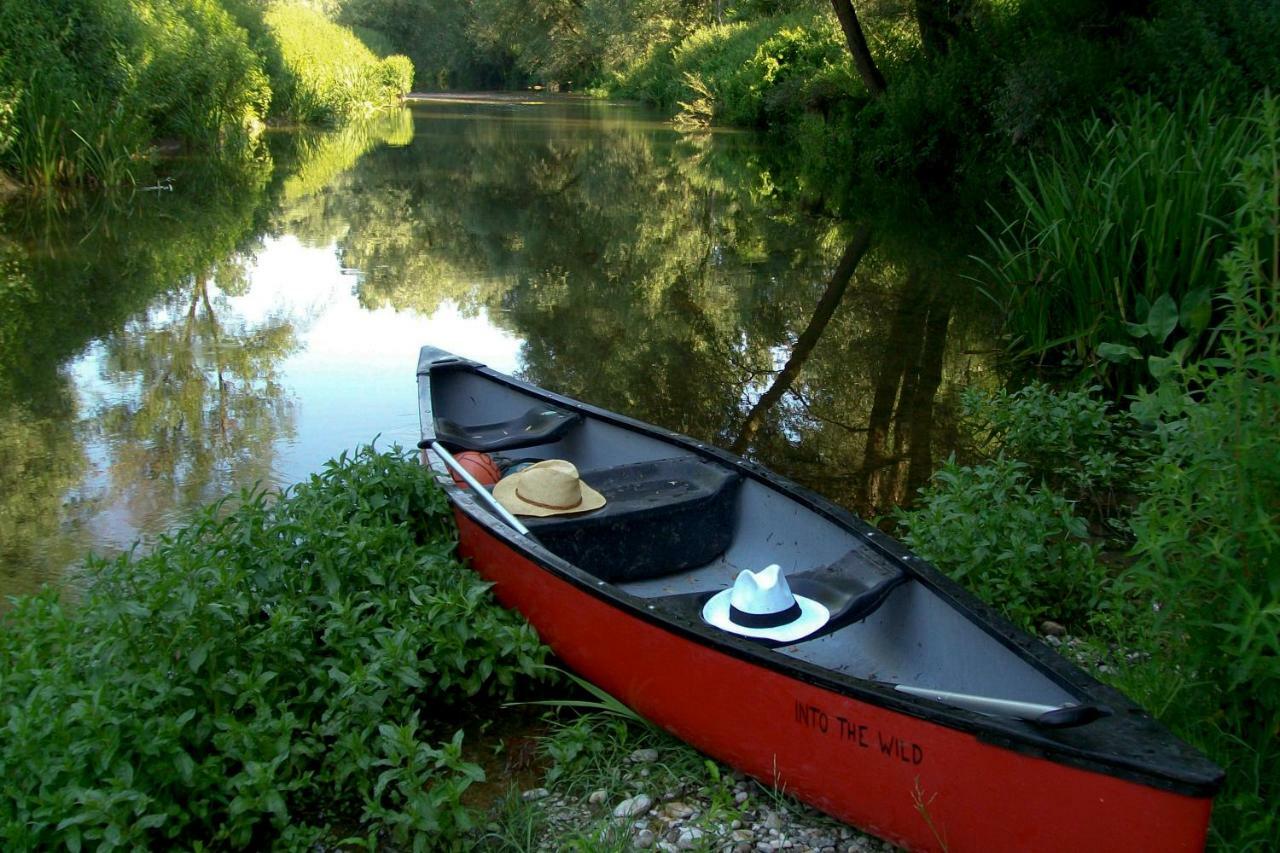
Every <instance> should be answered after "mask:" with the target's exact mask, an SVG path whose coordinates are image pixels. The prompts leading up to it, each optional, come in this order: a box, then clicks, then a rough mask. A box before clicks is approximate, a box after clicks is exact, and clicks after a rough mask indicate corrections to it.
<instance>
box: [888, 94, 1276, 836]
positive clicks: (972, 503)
mask: <svg viewBox="0 0 1280 853" xmlns="http://www.w3.org/2000/svg"><path fill="white" fill-rule="evenodd" d="M1250 121H1251V122H1253V123H1254V124H1253V126H1252V127H1251V128H1250V131H1249V132H1250V133H1254V134H1256V137H1257V140H1258V141H1257V143H1256V144H1253V145H1250V146H1247V147H1245V148H1243V149H1236V153H1235V155H1233V157H1232V162H1231V172H1232V174H1233V178H1232V179H1231V180H1230V181H1229V183H1230V186H1229V188H1228V189H1229V193H1230V197H1231V198H1233V199H1234V203H1235V208H1234V210H1232V211H1230V212H1226V213H1224V214H1222V216H1223V218H1222V219H1221V220H1220V221H1218V222H1216V223H1214V226H1213V227H1214V228H1216V229H1219V235H1218V236H1217V238H1216V240H1217V245H1215V246H1214V248H1213V251H1212V253H1211V261H1203V262H1201V261H1197V263H1198V264H1200V266H1198V267H1197V269H1198V271H1199V272H1198V274H1199V276H1200V278H1199V279H1197V282H1198V284H1199V285H1200V286H1203V287H1207V288H1208V289H1209V296H1208V300H1209V303H1210V307H1209V309H1207V311H1206V318H1207V319H1206V320H1204V321H1197V322H1196V324H1195V325H1194V326H1193V327H1192V329H1202V330H1203V331H1202V334H1203V335H1204V337H1205V339H1206V340H1209V341H1211V344H1206V345H1196V346H1184V347H1180V348H1179V347H1177V346H1175V348H1174V349H1175V352H1173V353H1170V354H1164V353H1163V352H1152V353H1150V354H1148V355H1146V356H1145V358H1139V357H1137V356H1134V357H1133V358H1132V361H1131V362H1130V364H1131V366H1132V367H1133V369H1134V370H1141V371H1143V376H1142V381H1141V382H1138V383H1137V384H1136V386H1135V390H1134V392H1133V393H1132V394H1131V395H1129V396H1128V397H1127V398H1125V399H1124V401H1123V402H1125V403H1126V404H1127V410H1122V409H1121V408H1119V407H1117V406H1116V405H1114V404H1111V403H1107V402H1104V401H1103V400H1102V399H1100V398H1099V397H1098V396H1097V395H1098V393H1099V392H1100V391H1101V390H1102V387H1101V386H1094V387H1093V388H1091V389H1089V390H1088V391H1055V390H1051V389H1049V388H1047V387H1046V386H1043V385H1039V384H1033V385H1031V386H1029V387H1028V388H1025V389H1023V390H1021V391H1019V392H1016V393H1013V394H1001V395H997V396H996V397H994V398H991V399H988V400H985V401H974V400H971V401H970V412H971V414H974V415H976V416H978V417H980V418H981V419H982V421H983V422H984V423H985V424H986V425H987V426H988V427H990V433H991V435H992V436H993V438H992V443H991V444H990V445H989V446H987V447H985V448H980V451H981V455H983V456H985V457H987V459H986V460H984V461H980V462H979V463H978V464H976V465H974V466H967V467H966V466H958V465H955V464H951V465H948V466H947V467H946V468H944V470H943V471H942V472H941V473H940V474H939V475H938V477H937V478H935V480H934V482H933V483H932V485H931V486H930V487H929V488H928V489H927V490H926V492H925V493H924V495H923V500H922V502H921V504H920V506H919V507H918V508H916V509H913V510H910V511H907V512H904V513H902V514H901V515H900V520H901V522H902V524H903V527H904V529H905V530H906V538H907V539H908V540H909V541H910V542H911V543H912V544H913V545H914V546H915V547H917V548H919V549H920V550H921V551H922V552H924V553H925V554H926V555H927V556H928V557H929V558H930V559H932V560H934V561H935V562H936V563H938V564H939V565H940V566H942V567H943V568H944V569H946V570H948V571H951V572H952V573H954V574H955V575H957V576H958V577H959V578H960V579H961V580H962V581H963V582H965V583H967V584H969V585H970V586H971V587H972V588H973V589H975V590H976V591H977V592H978V593H979V594H980V595H982V596H983V597H984V598H986V599H987V600H988V601H991V602H993V603H995V604H996V605H998V606H1003V607H1004V608H1005V611H1006V613H1007V614H1008V615H1009V616H1010V618H1012V619H1014V620H1015V621H1018V622H1021V623H1022V624H1035V623H1036V622H1038V621H1039V620H1041V619H1044V618H1054V619H1059V620H1062V621H1065V622H1066V623H1067V624H1068V627H1069V628H1071V630H1072V631H1073V633H1076V634H1078V635H1082V636H1084V637H1086V638H1088V640H1089V641H1090V645H1091V646H1092V649H1093V654H1094V657H1092V658H1091V659H1092V660H1095V661H1096V660H1098V659H1101V660H1102V661H1104V662H1106V663H1107V664H1108V665H1109V671H1108V672H1107V673H1105V674H1103V675H1102V677H1103V678H1106V679H1109V680H1111V681H1113V682H1115V683H1117V685H1118V686H1120V687H1121V688H1122V689H1125V690H1126V691H1127V692H1129V693H1130V694H1131V695H1132V696H1134V698H1135V699H1137V700H1138V701H1139V702H1140V703H1142V704H1144V705H1146V706H1147V707H1148V708H1150V709H1151V710H1152V711H1153V712H1155V713H1156V714H1157V715H1158V716H1159V717H1160V718H1161V719H1162V720H1163V721H1164V722H1165V723H1166V724H1168V725H1169V726H1171V727H1172V728H1173V729H1174V730H1175V731H1177V732H1178V733H1179V734H1180V735H1182V736H1183V737H1185V738H1187V739H1188V740H1190V741H1191V742H1193V743H1196V744H1197V745H1199V746H1200V747H1201V748H1203V749H1204V750H1206V751H1207V752H1208V753H1209V755H1211V756H1212V757H1213V758H1214V759H1216V760H1217V761H1219V762H1220V763H1221V764H1222V765H1223V766H1224V767H1225V768H1226V770H1227V781H1226V787H1225V789H1224V791H1223V792H1222V794H1221V795H1220V796H1219V799H1218V801H1217V804H1216V806H1215V811H1214V825H1213V833H1214V840H1215V842H1216V844H1217V845H1218V846H1220V847H1222V848H1224V849H1232V850H1253V849H1256V850H1274V849H1276V848H1277V847H1278V846H1280V816H1277V814H1276V812H1275V809H1274V804H1275V803H1276V802H1277V799H1278V798H1280V102H1278V101H1277V99H1276V98H1265V99H1262V100H1261V101H1260V102H1259V103H1258V105H1257V106H1256V109H1255V110H1254V112H1253V114H1252V117H1251V119H1250ZM1198 144H1199V141H1192V140H1188V141H1184V145H1186V147H1187V150H1189V151H1196V150H1197V149H1196V146H1197V145H1198ZM1152 159H1153V160H1155V159H1157V158H1152ZM1085 160H1087V158H1084V159H1082V160H1081V161H1079V162H1077V163H1076V167H1077V169H1079V170H1081V171H1080V172H1077V173H1076V174H1074V175H1070V176H1068V177H1067V178H1065V180H1066V181H1067V182H1068V183H1074V184H1076V185H1080V184H1079V182H1080V178H1081V174H1082V173H1084V172H1087V171H1088V170H1089V169H1092V168H1099V169H1105V168H1106V167H1107V166H1106V163H1105V162H1104V163H1094V164H1092V165H1090V164H1087V163H1086V162H1085ZM1068 162H1074V161H1068ZM1135 168H1142V163H1141V162H1139V163H1138V164H1136V166H1135ZM1100 195H1101V194H1100V193H1099V191H1098V189H1097V188H1096V187H1091V188H1089V189H1087V190H1085V191H1084V194H1083V195H1082V196H1081V197H1080V202H1081V204H1083V205H1090V204H1107V203H1108V201H1107V199H1105V198H1101V197H1100ZM1170 197H1171V198H1174V199H1176V198H1181V197H1182V195H1181V194H1178V193H1172V194H1171V195H1170ZM1187 213H1188V211H1187V210H1171V211H1169V213H1168V215H1169V217H1170V218H1171V219H1177V217H1179V216H1181V215H1184V214H1187ZM1060 227H1062V228H1064V229H1067V228H1072V227H1074V226H1072V225H1068V224H1066V223H1061V224H1060ZM1144 239H1145V238H1144ZM1143 245H1144V251H1143V252H1137V251H1135V252H1132V253H1131V254H1130V256H1129V258H1128V264H1127V266H1124V267H1123V268H1121V269H1120V270H1119V272H1118V274H1117V280H1120V281H1129V280H1137V281H1141V280H1142V276H1141V272H1142V269H1144V268H1145V267H1147V266H1154V267H1157V268H1167V269H1171V268H1175V267H1176V266H1177V264H1178V263H1187V264H1188V265H1190V261H1188V260H1187V259H1185V258H1181V257H1178V256H1179V255H1181V254H1183V253H1186V252H1187V251H1188V249H1189V248H1191V249H1194V248H1195V247H1197V246H1198V245H1199V244H1196V243H1191V244H1186V243H1182V242H1179V241H1176V240H1164V241H1151V242H1149V243H1146V242H1144V243H1143ZM1074 260H1076V261H1081V262H1082V263H1086V264H1087V263H1089V262H1091V261H1092V259H1084V258H1080V257H1079V256H1076V257H1075V259H1074ZM1086 268H1090V269H1092V268H1091V267H1086ZM1164 298H1167V297H1166V296H1163V295H1162V296H1161V297H1159V299H1164ZM1150 305H1151V310H1150V312H1149V313H1151V314H1154V313H1156V312H1157V311H1162V312H1163V311H1166V310H1172V309H1162V308H1158V307H1157V306H1158V305H1159V301H1158V300H1156V301H1153V302H1151V303H1150ZM1097 310H1098V314H1099V315H1100V316H1101V317H1102V318H1103V320H1104V321H1111V322H1114V321H1116V320H1117V319H1118V318H1117V314H1118V313H1119V311H1120V308H1119V307H1118V306H1117V303H1115V302H1114V301H1106V302H1104V304H1102V305H1101V306H1099V307H1098V309H1097ZM1161 316H1162V317H1163V319H1160V320H1159V322H1158V323H1156V324H1155V325H1156V326H1158V328H1156V329H1153V328H1152V325H1153V320H1152V318H1150V317H1148V318H1147V319H1146V321H1145V322H1141V323H1135V324H1131V325H1133V326H1134V328H1133V333H1134V334H1135V335H1136V337H1137V338H1138V339H1139V340H1144V339H1146V338H1149V337H1151V336H1152V335H1153V333H1155V337H1156V339H1157V340H1156V343H1161V342H1166V338H1168V336H1169V334H1170V333H1171V332H1172V331H1173V330H1174V328H1175V327H1178V326H1179V324H1180V323H1181V322H1182V321H1181V320H1180V319H1179V316H1180V315H1179V314H1178V312H1177V311H1172V313H1169V314H1167V315H1164V314H1162V315H1161ZM1139 319H1140V320H1141V319H1142V318H1141V317H1140V318H1139ZM1186 339H1187V338H1183V340H1186ZM1109 364H1110V363H1109V362H1106V361H1105V360H1102V361H1096V362H1092V361H1091V362H1089V363H1087V364H1086V365H1085V366H1084V370H1083V374H1082V375H1083V378H1084V379H1085V380H1086V381H1096V380H1097V379H1099V378H1109V377H1110V372H1109V369H1108V368H1109ZM1086 449H1087V450H1086ZM1012 460H1017V461H1016V462H1015V461H1012ZM991 529H995V530H999V531H1001V536H1000V537H998V539H999V541H998V542H997V541H990V540H988V539H985V538H982V537H980V536H979V535H978V534H976V533H974V531H975V530H981V531H984V532H985V531H989V530H991ZM976 549H985V555H986V558H985V559H984V560H977V559H976V558H975V550H976ZM1103 558H1106V559H1103ZM1073 563H1074V566H1073ZM1086 579H1087V581H1088V584H1090V586H1089V588H1087V589H1083V590H1082V589H1081V588H1080V586H1079V584H1080V582H1081V581H1082V580H1086Z"/></svg>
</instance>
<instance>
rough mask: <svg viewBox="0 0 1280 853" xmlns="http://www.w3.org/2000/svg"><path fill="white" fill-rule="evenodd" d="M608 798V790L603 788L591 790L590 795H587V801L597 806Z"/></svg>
mask: <svg viewBox="0 0 1280 853" xmlns="http://www.w3.org/2000/svg"><path fill="white" fill-rule="evenodd" d="M608 798H609V792H608V791H606V790H605V789H604V788H600V789H599V790H596V791H592V792H591V796H589V797H587V802H588V803H590V804H591V805H593V806H598V805H600V804H601V803H603V802H604V801H605V800H607V799H608Z"/></svg>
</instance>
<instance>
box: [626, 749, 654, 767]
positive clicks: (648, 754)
mask: <svg viewBox="0 0 1280 853" xmlns="http://www.w3.org/2000/svg"><path fill="white" fill-rule="evenodd" d="M631 760H632V761H634V762H635V763H637V764H652V763H653V762H655V761H657V760H658V750H656V749H637V750H636V751H635V752H633V753H631Z"/></svg>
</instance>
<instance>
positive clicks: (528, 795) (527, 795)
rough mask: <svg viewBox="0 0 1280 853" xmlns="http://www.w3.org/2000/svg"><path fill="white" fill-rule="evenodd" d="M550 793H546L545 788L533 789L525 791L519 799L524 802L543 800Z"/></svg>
mask: <svg viewBox="0 0 1280 853" xmlns="http://www.w3.org/2000/svg"><path fill="white" fill-rule="evenodd" d="M550 793H551V792H550V791H548V790H547V789H546V788H533V789H531V790H528V791H525V792H524V793H523V794H521V795H520V798H521V799H522V800H525V801H526V802H530V801H533V800H541V799H544V798H545V797H546V796H547V795H548V794H550Z"/></svg>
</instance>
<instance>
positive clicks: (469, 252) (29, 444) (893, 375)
mask: <svg viewBox="0 0 1280 853" xmlns="http://www.w3.org/2000/svg"><path fill="white" fill-rule="evenodd" d="M271 142H272V144H271V149H272V156H270V157H263V158H260V159H258V160H255V161H252V162H246V163H243V164H239V165H237V166H235V167H226V166H222V167H217V168H214V167H212V166H209V165H208V164H201V163H186V164H183V163H175V164H173V169H174V172H173V174H174V181H173V186H174V187H175V189H174V190H173V191H172V192H167V191H149V192H140V193H138V194H137V195H136V196H135V197H134V198H132V199H130V200H127V201H122V202H115V203H113V204H111V205H107V204H105V203H101V202H99V203H98V205H97V206H96V207H95V206H93V205H89V206H81V207H74V206H73V207H71V208H68V209H57V210H52V209H50V208H49V207H48V206H40V207H32V206H29V205H25V204H24V205H19V204H16V203H13V204H10V205H9V207H8V209H7V210H6V211H5V212H4V222H3V225H4V227H3V231H2V232H0V594H12V593H18V592H25V591H30V590H32V589H34V588H35V587H37V586H38V585H39V584H41V583H45V582H53V583H65V582H67V580H66V579H67V577H68V572H69V571H71V569H70V567H71V566H73V565H74V564H75V563H76V562H77V561H78V559H79V558H80V557H81V556H82V555H83V554H84V553H85V552H87V551H89V550H95V551H98V552H105V553H111V552H115V551H118V550H120V549H124V548H127V547H128V546H129V545H130V543H132V542H133V541H135V540H136V539H138V538H144V539H145V538H148V537H154V536H155V535H158V534H159V533H161V532H163V531H164V530H165V529H167V528H169V527H171V526H172V525H174V524H177V523H179V522H181V520H182V519H183V518H184V516H185V515H186V513H187V512H188V511H189V510H190V509H191V508H192V507H193V506H197V505H200V504H202V503H204V502H207V501H209V500H212V499H215V498H218V497H220V496H223V495H226V494H230V493H232V492H234V491H236V490H237V489H239V488H240V487H243V486H248V485H252V484H253V483H255V482H262V483H265V484H268V485H270V486H275V487H279V486H284V485H287V484H289V483H293V482H296V481H298V480H300V479H303V478H305V477H306V476H307V475H308V473H310V472H312V471H315V470H317V469H318V468H319V467H320V466H321V465H322V464H323V463H324V461H325V460H326V459H328V458H330V457H331V456H334V455H336V454H337V453H339V452H341V451H342V450H343V449H349V448H352V447H353V446H355V445H357V444H359V443H361V442H366V441H369V440H371V439H372V438H373V437H374V436H375V435H380V436H381V438H380V443H382V444H390V443H392V442H399V443H401V444H403V445H406V446H407V445H411V444H412V443H413V442H414V441H415V440H416V437H417V414H416V400H415V391H414V376H413V367H414V365H415V358H416V352H417V348H418V346H420V345H421V344H423V343H432V344H435V345H437V346H442V347H445V348H447V349H451V350H453V351H455V352H457V353H459V354H461V355H464V356H468V357H470V358H474V359H477V360H480V361H484V362H487V363H488V364H490V365H492V366H494V367H496V368H498V369H500V370H503V371H507V372H514V373H517V374H519V375H521V376H523V377H524V378H527V379H529V380H530V381H533V382H535V383H537V384H540V385H544V386H547V387H549V388H553V389H555V390H558V391H561V392H563V393H566V394H569V395H571V396H575V397H579V398H581V399H584V400H587V401H589V402H592V403H594V404H597V405H601V406H605V407H607V408H611V409H616V410H618V411H622V412H625V413H627V414H630V415H633V416H635V417H639V418H642V419H644V420H648V421H653V422H655V423H658V424H660V425H662V426H664V427H668V428H671V429H676V430H679V431H682V432H686V433H689V434H691V435H693V436H695V437H698V438H701V439H705V440H709V441H712V442H714V443H716V444H719V445H722V446H725V447H732V448H734V449H736V450H738V451H739V452H745V453H748V454H750V455H753V456H755V457H756V458H758V459H760V460H761V461H762V462H764V463H765V464H767V465H769V466H771V467H773V468H775V469H777V470H779V471H781V472H783V473H785V474H787V475H789V476H791V477H793V478H795V479H797V480H799V481H800V482H802V483H804V484H806V485H808V486H810V487H812V488H814V489H816V490H818V491H820V492H823V493H825V494H827V495H828V496H830V497H832V498H834V499H835V500H837V501H839V502H841V503H843V504H845V505H847V506H850V507H853V508H855V509H857V510H858V511H860V512H862V513H864V514H879V513H883V512H885V511H887V510H889V509H891V508H892V507H893V506H895V505H897V504H899V503H901V502H902V501H903V500H904V499H906V498H907V496H908V495H910V494H911V493H912V492H913V491H914V490H915V488H916V487H917V486H918V485H919V484H921V483H923V482H924V481H925V480H926V479H927V477H928V476H929V474H930V473H931V472H932V470H933V469H934V468H935V467H936V464H937V462H938V460H939V459H940V458H944V457H945V455H946V454H947V453H948V452H949V451H950V449H951V448H953V447H954V446H955V445H956V443H957V441H958V433H957V427H956V423H955V409H956V405H955V403H956V394H957V392H958V390H959V389H960V388H962V387H964V386H965V385H969V384H973V383H974V382H979V381H982V380H983V376H984V375H985V374H986V372H987V366H986V364H985V362H984V356H982V355H980V354H979V353H981V352H983V351H985V350H986V349H988V344H987V343H986V342H985V336H986V332H985V324H984V322H983V320H984V318H983V317H982V313H983V311H982V308H981V304H980V302H979V301H978V300H977V299H975V297H974V295H973V292H972V290H971V288H970V287H969V286H968V285H967V284H966V282H965V280H964V279H963V277H962V276H961V275H960V271H959V269H958V267H957V265H956V262H955V258H957V257H958V256H960V255H962V254H963V248H964V246H963V243H962V242H956V241H955V239H954V235H952V236H948V235H946V234H945V233H939V232H938V231H937V230H936V229H931V228H925V227H923V226H918V225H913V226H910V227H905V228H904V227H903V226H901V225H887V224H885V223H884V222H882V221H880V219H878V218H877V216H876V209H875V205H874V204H872V203H868V204H867V205H866V206H865V207H866V214H865V216H863V217H861V218H860V219H859V220H857V221H852V222H840V221H833V220H831V219H829V218H824V217H821V216H818V215H816V214H814V213H811V212H809V211H810V210H811V209H812V208H813V207H814V205H813V204H812V200H813V197H814V196H815V195H816V194H817V193H818V191H819V190H820V188H816V189H815V188H814V187H812V186H809V187H807V188H806V187H804V186H803V181H802V180H801V179H799V178H797V177H796V176H794V175H788V173H787V170H786V167H785V166H783V165H780V163H782V162H783V161H784V160H785V157H784V156H782V155H784V154H785V152H779V151H776V150H772V149H770V147H769V146H768V144H767V143H766V142H765V141H764V140H762V139H760V138H758V137H756V136H754V135H751V134H745V133H715V134H708V135H700V136H692V137H689V136H685V137H682V136H680V135H679V134H677V133H675V132H674V131H673V130H672V129H671V128H670V127H669V126H668V125H666V124H664V123H662V122H660V121H658V120H656V119H655V118H654V117H653V116H651V115H649V114H647V113H645V112H643V111H641V110H639V109H637V108H634V107H629V106H623V105H613V104H601V103H591V102H585V101H579V100H574V99H569V98H556V99H550V100H546V101H543V102H525V101H523V100H522V99H503V100H491V101H485V100H480V101H478V102H465V101H453V102H437V103H423V104H417V105H415V106H414V107H413V108H412V109H406V110H403V111H399V112H395V113H391V114H387V115H383V116H380V117H378V118H377V119H376V120H374V121H372V122H370V123H368V124H363V125H358V126H353V127H349V128H346V129H344V130H342V131H339V132H336V133H332V134H327V135H306V136H300V135H291V134H278V135H277V137H276V138H274V139H273V140H271Z"/></svg>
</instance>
